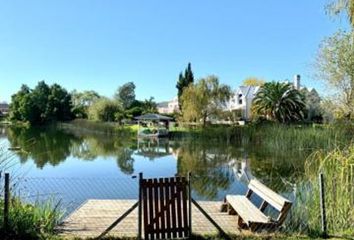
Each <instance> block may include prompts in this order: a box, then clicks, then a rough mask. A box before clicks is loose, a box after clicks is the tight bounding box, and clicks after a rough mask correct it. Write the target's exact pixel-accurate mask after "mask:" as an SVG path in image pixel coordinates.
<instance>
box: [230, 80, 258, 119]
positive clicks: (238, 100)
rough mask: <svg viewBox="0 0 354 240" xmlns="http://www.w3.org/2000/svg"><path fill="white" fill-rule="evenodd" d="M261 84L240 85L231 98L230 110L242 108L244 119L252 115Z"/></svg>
mask: <svg viewBox="0 0 354 240" xmlns="http://www.w3.org/2000/svg"><path fill="white" fill-rule="evenodd" d="M259 88H260V87H259V86H240V87H239V88H238V89H237V90H236V91H235V92H234V95H233V97H232V98H231V99H230V102H229V104H228V110H229V111H234V110H241V116H242V118H243V119H244V120H248V119H250V117H251V107H252V101H253V98H254V97H255V95H256V94H257V92H258V90H259Z"/></svg>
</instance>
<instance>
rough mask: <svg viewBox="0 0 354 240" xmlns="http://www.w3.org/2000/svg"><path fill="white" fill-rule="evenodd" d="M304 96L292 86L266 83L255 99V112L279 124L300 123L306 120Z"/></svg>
mask: <svg viewBox="0 0 354 240" xmlns="http://www.w3.org/2000/svg"><path fill="white" fill-rule="evenodd" d="M304 100H305V99H304V96H303V95H302V94H301V93H300V92H299V91H298V90H296V89H294V88H293V86H292V85H291V84H287V83H279V82H268V83H265V84H264V85H263V86H262V87H261V88H260V90H259V91H258V93H257V95H256V97H255V98H254V99H253V110H254V111H255V112H256V113H257V114H260V115H263V116H265V117H267V118H270V119H272V120H276V121H278V122H282V123H285V122H291V121H300V120H302V119H303V118H304V110H305V106H306V105H305V101H304Z"/></svg>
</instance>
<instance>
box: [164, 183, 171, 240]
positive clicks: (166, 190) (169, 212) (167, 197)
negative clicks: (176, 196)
mask: <svg viewBox="0 0 354 240" xmlns="http://www.w3.org/2000/svg"><path fill="white" fill-rule="evenodd" d="M170 180H171V179H170V178H165V183H166V188H165V196H166V204H167V202H169V201H170V193H171V192H170V191H171V187H170V186H171V185H170V183H171V181H170ZM167 207H168V208H167V211H166V220H167V221H166V225H167V226H166V229H167V238H171V237H172V235H171V204H168V206H167Z"/></svg>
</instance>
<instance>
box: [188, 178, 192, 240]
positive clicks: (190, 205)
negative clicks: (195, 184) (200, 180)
mask: <svg viewBox="0 0 354 240" xmlns="http://www.w3.org/2000/svg"><path fill="white" fill-rule="evenodd" d="M191 181H192V174H191V172H188V197H189V199H188V211H189V212H188V215H189V216H188V218H189V219H188V223H189V236H188V237H189V238H191V237H192V187H191Z"/></svg>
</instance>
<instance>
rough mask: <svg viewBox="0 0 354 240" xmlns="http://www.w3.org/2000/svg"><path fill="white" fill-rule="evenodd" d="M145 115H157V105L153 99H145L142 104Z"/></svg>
mask: <svg viewBox="0 0 354 240" xmlns="http://www.w3.org/2000/svg"><path fill="white" fill-rule="evenodd" d="M142 109H143V114H146V113H157V103H156V102H155V100H154V98H153V97H150V99H145V100H144V101H143V102H142Z"/></svg>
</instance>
